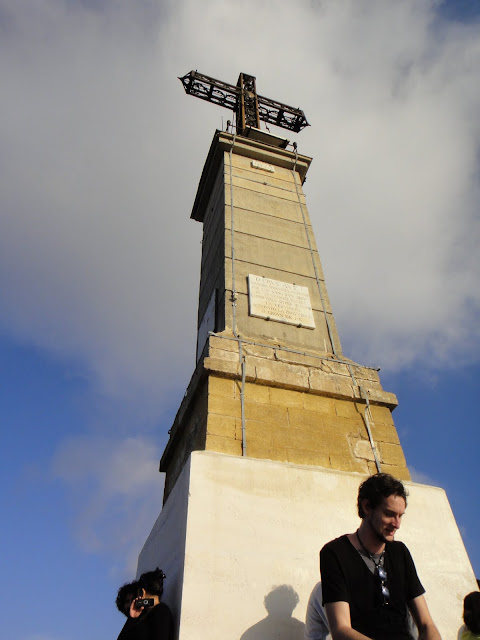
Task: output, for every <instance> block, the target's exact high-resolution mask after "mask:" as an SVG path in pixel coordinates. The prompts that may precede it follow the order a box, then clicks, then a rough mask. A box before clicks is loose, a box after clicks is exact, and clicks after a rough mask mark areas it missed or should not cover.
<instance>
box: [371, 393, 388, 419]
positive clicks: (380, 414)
mask: <svg viewBox="0 0 480 640" xmlns="http://www.w3.org/2000/svg"><path fill="white" fill-rule="evenodd" d="M392 395H393V394H392ZM370 412H371V414H372V419H373V421H374V422H381V423H382V424H390V425H393V418H392V412H391V411H390V409H389V408H388V407H382V406H380V405H377V404H373V403H370Z"/></svg>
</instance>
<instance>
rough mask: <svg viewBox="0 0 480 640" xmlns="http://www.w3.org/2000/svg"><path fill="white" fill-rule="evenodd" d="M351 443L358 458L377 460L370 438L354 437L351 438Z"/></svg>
mask: <svg viewBox="0 0 480 640" xmlns="http://www.w3.org/2000/svg"><path fill="white" fill-rule="evenodd" d="M350 444H351V446H352V449H353V453H354V454H355V456H356V457H357V458H364V459H365V460H371V461H375V456H374V454H373V449H372V446H371V444H370V441H369V440H362V439H359V438H352V439H351V440H350ZM377 455H378V454H377Z"/></svg>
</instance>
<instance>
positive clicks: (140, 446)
mask: <svg viewBox="0 0 480 640" xmlns="http://www.w3.org/2000/svg"><path fill="white" fill-rule="evenodd" d="M159 457H160V451H159V449H158V447H157V446H156V445H155V443H154V442H152V441H151V440H148V439H146V438H141V437H131V438H126V439H124V440H120V441H115V440H114V439H112V438H105V437H103V438H102V437H98V436H77V437H70V438H68V439H66V440H65V441H64V442H63V443H62V445H61V446H60V447H59V449H58V451H57V452H56V455H55V458H54V460H53V465H52V472H53V475H54V477H56V478H58V479H61V480H62V481H64V482H65V483H66V484H67V485H68V486H70V487H71V489H72V490H73V495H74V500H75V501H76V507H77V516H76V521H75V534H76V537H77V539H78V541H79V542H80V544H81V546H82V548H83V549H85V550H86V551H89V552H97V553H98V552H103V553H108V554H112V555H113V556H116V557H117V558H118V557H121V558H122V559H123V563H122V566H121V570H123V571H124V573H125V574H127V573H128V574H130V575H131V574H134V573H135V569H136V556H137V555H138V552H139V550H140V549H141V546H142V544H143V542H144V541H145V535H146V532H148V530H149V529H150V527H151V525H152V524H153V522H154V521H155V518H156V517H157V516H158V514H159V512H160V510H161V506H162V497H163V476H161V475H160V474H159V472H158V460H159ZM127 568H128V571H126V569H127Z"/></svg>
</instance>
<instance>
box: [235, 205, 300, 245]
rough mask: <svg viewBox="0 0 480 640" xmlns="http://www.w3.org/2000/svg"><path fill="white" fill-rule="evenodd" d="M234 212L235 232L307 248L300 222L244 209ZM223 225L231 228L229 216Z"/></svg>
mask: <svg viewBox="0 0 480 640" xmlns="http://www.w3.org/2000/svg"><path fill="white" fill-rule="evenodd" d="M236 212H237V213H236V214H234V219H233V225H234V229H235V232H238V233H244V234H247V235H251V236H256V237H258V238H269V239H270V240H274V241H276V242H283V243H285V244H287V245H293V246H297V247H303V248H308V237H307V232H306V230H305V225H304V224H303V223H302V222H297V221H293V220H284V219H282V218H275V217H273V216H268V215H266V214H263V213H256V212H253V211H245V210H244V209H242V210H241V213H239V210H238V209H237V210H236ZM225 226H226V228H227V229H231V217H227V218H226V221H225ZM310 241H311V235H310Z"/></svg>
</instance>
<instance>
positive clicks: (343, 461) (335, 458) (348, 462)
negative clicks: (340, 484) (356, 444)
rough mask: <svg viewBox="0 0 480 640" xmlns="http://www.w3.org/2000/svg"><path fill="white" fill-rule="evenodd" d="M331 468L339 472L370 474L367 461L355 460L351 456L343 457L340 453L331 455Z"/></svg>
mask: <svg viewBox="0 0 480 640" xmlns="http://www.w3.org/2000/svg"><path fill="white" fill-rule="evenodd" d="M330 467H331V468H332V469H337V470H338V471H355V472H356V473H364V474H367V473H368V464H367V461H366V460H362V459H361V458H354V457H352V456H351V455H348V454H346V455H341V454H339V453H332V454H330Z"/></svg>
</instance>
